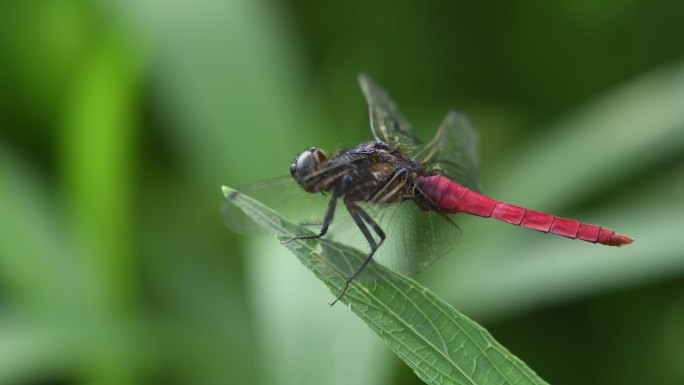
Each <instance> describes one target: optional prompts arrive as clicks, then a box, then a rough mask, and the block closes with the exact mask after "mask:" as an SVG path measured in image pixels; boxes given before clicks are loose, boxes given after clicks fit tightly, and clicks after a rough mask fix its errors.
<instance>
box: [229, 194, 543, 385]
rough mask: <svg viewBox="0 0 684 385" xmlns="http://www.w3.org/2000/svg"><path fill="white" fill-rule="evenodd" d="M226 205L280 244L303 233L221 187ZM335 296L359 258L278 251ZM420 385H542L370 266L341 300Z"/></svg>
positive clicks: (407, 283)
mask: <svg viewBox="0 0 684 385" xmlns="http://www.w3.org/2000/svg"><path fill="white" fill-rule="evenodd" d="M222 189H223V194H224V195H225V197H226V199H227V200H228V201H229V202H230V203H232V204H233V205H235V206H237V207H238V208H239V209H241V210H242V211H243V212H244V213H245V214H246V215H248V216H249V217H250V218H251V219H252V220H254V221H255V222H256V223H257V224H258V225H260V226H261V227H263V228H264V229H265V230H267V231H268V232H270V233H272V234H275V235H277V236H278V237H279V238H280V239H287V238H288V237H291V236H292V235H295V234H302V233H305V232H308V231H309V230H306V229H304V228H302V227H300V226H297V225H295V224H292V223H290V222H287V221H286V220H284V219H283V218H281V217H280V216H279V215H278V214H277V213H276V212H274V211H273V210H271V209H269V208H267V207H265V206H263V205H262V204H261V203H259V202H258V201H256V200H254V199H252V198H250V197H248V196H246V195H244V194H242V193H240V192H238V191H236V190H233V189H231V188H229V187H225V186H224V187H223V188H222ZM285 246H286V247H287V248H288V249H290V250H291V251H292V252H293V253H294V254H295V255H296V256H297V258H298V259H299V261H300V262H301V263H302V264H304V266H306V267H307V268H308V269H309V270H311V271H312V272H313V273H314V274H315V275H316V277H318V278H319V279H320V280H321V281H323V283H325V285H326V286H327V287H328V288H329V289H330V290H331V292H332V293H333V294H337V293H339V291H340V289H341V287H342V286H343V284H344V281H345V280H346V278H347V277H348V276H349V274H350V272H351V271H353V269H354V268H356V266H358V265H359V264H360V262H361V260H362V259H363V258H364V256H365V254H364V253H363V252H361V251H359V250H356V249H353V248H351V247H348V246H345V245H342V244H339V243H336V242H333V241H330V240H327V239H309V240H294V241H292V242H289V243H287V244H286V245H285ZM341 301H342V302H344V303H346V304H347V305H348V306H349V308H350V309H351V310H352V311H353V312H354V313H355V314H356V315H357V316H359V317H360V318H361V319H362V320H363V321H364V322H365V323H366V324H367V325H368V326H369V327H370V328H371V329H372V330H373V331H374V332H375V333H377V334H378V335H379V336H380V338H381V339H382V340H383V341H385V342H386V343H387V345H388V346H389V347H390V348H391V349H392V351H394V353H395V354H397V355H398V356H399V357H400V358H401V359H402V360H404V362H406V363H407V364H408V365H409V366H410V367H411V368H413V370H414V371H415V372H416V374H417V375H418V376H419V377H420V378H421V379H422V380H423V381H425V382H426V383H428V384H545V383H546V382H544V381H543V380H542V379H541V378H539V377H538V376H537V375H536V374H535V373H534V372H533V371H532V370H531V369H530V368H528V367H527V366H526V365H525V364H524V363H523V362H522V361H520V360H519V359H518V358H516V357H515V356H514V355H513V354H511V353H510V352H509V351H508V350H506V349H505V348H504V347H503V346H501V345H500V344H499V343H498V342H496V341H495V340H494V338H493V337H492V336H491V335H490V334H489V333H488V332H487V331H486V330H485V329H484V328H482V327H481V326H480V325H478V324H477V323H475V322H474V321H472V320H470V319H469V318H467V317H466V316H464V315H462V314H460V313H459V312H457V311H456V310H455V309H454V308H452V307H451V306H450V305H449V304H447V303H446V302H444V301H442V300H441V299H439V298H438V297H437V296H436V295H435V294H433V293H432V292H430V291H429V290H427V289H426V288H424V287H422V286H420V285H419V284H418V283H417V282H415V281H413V280H411V279H409V278H406V277H404V276H401V275H399V274H396V273H394V272H392V271H390V270H388V269H386V268H384V267H382V266H381V265H378V264H376V263H374V262H372V263H371V264H370V265H369V266H368V267H367V268H366V269H365V270H364V272H363V273H362V274H361V275H360V276H359V278H358V279H357V280H355V281H354V282H352V284H351V286H350V287H349V290H348V291H347V293H346V294H345V296H344V297H342V299H341Z"/></svg>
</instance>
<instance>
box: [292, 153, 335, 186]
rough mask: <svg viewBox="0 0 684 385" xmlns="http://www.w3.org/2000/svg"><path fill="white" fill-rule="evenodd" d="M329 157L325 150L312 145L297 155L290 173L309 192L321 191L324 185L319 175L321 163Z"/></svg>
mask: <svg viewBox="0 0 684 385" xmlns="http://www.w3.org/2000/svg"><path fill="white" fill-rule="evenodd" d="M326 159H327V156H326V155H325V152H323V150H321V149H319V148H316V147H311V148H308V149H306V150H305V151H304V152H302V153H301V154H299V155H298V156H295V158H294V160H293V161H292V163H291V164H290V173H291V174H292V177H293V178H294V179H295V180H296V181H297V183H299V185H300V186H302V188H303V189H304V190H306V191H308V192H319V191H320V190H321V188H322V187H323V186H321V185H320V184H319V183H318V180H319V179H320V176H322V175H317V174H316V171H317V170H318V168H319V166H320V164H321V163H322V162H323V161H325V160H326Z"/></svg>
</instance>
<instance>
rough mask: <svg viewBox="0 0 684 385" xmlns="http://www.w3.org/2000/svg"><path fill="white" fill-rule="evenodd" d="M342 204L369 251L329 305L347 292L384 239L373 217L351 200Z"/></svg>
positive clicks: (383, 233)
mask: <svg viewBox="0 0 684 385" xmlns="http://www.w3.org/2000/svg"><path fill="white" fill-rule="evenodd" d="M344 205H345V206H346V207H347V211H349V214H350V215H351V217H352V219H354V222H355V223H356V226H358V228H359V230H361V233H363V236H364V237H366V240H367V241H368V245H369V246H370V249H371V251H370V253H368V255H367V256H366V258H364V260H363V262H361V265H359V267H357V268H356V270H355V271H354V272H353V273H352V274H351V275H350V276H349V277H348V278H347V280H346V281H345V282H344V287H343V288H342V291H341V292H340V294H338V295H337V297H336V298H335V300H334V301H332V303H331V304H330V306H332V305H334V304H335V303H337V301H338V300H339V299H340V298H342V296H343V295H344V293H346V292H347V289H348V288H349V284H350V283H351V282H352V281H353V280H354V279H355V278H356V277H358V276H359V274H361V272H362V271H363V269H365V268H366V266H368V264H369V263H370V261H371V259H373V254H375V252H376V251H377V250H378V248H379V247H380V245H381V244H382V242H384V241H385V232H384V231H382V229H381V228H380V226H379V225H378V224H377V223H375V221H374V220H373V218H371V217H370V215H368V213H366V212H365V211H364V210H363V209H362V208H361V207H359V206H358V205H357V204H356V203H354V202H352V201H351V200H348V199H345V200H344ZM364 221H366V223H368V224H369V225H370V226H371V227H372V228H373V230H374V231H375V233H376V234H378V236H379V237H380V242H375V238H373V236H372V235H371V233H370V231H369V230H368V227H367V226H366V223H364Z"/></svg>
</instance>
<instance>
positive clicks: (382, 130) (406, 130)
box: [359, 74, 421, 147]
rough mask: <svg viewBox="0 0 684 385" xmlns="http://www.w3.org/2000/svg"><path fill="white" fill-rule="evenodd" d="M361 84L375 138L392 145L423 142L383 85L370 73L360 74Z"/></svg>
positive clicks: (408, 144) (413, 144) (409, 144)
mask: <svg viewBox="0 0 684 385" xmlns="http://www.w3.org/2000/svg"><path fill="white" fill-rule="evenodd" d="M359 85H360V86H361V90H362V91H363V95H364V96H365V97H366V103H368V111H369V114H370V124H371V130H372V131H373V136H374V137H375V140H378V141H382V142H385V143H387V144H390V145H392V146H401V145H403V146H409V147H415V146H418V145H420V144H421V142H420V140H418V139H417V138H416V137H415V136H414V135H413V133H412V132H411V124H410V123H409V122H408V120H406V118H404V116H403V115H402V114H401V112H399V109H398V108H397V106H396V104H395V103H394V101H392V99H391V98H390V97H389V95H388V94H387V92H385V90H384V89H382V87H380V86H379V85H377V84H376V83H375V82H374V81H373V80H372V79H371V78H370V77H369V76H368V75H366V74H360V75H359Z"/></svg>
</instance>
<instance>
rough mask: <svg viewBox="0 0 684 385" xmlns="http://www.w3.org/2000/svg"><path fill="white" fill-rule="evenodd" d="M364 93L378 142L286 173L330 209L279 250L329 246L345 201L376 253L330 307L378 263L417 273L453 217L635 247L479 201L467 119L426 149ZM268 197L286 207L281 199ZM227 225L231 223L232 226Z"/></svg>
mask: <svg viewBox="0 0 684 385" xmlns="http://www.w3.org/2000/svg"><path fill="white" fill-rule="evenodd" d="M359 84H360V86H361V89H362V91H363V94H364V96H365V98H366V102H367V103H368V108H369V112H370V124H371V131H372V132H373V136H374V138H375V140H374V141H370V142H365V143H361V144H359V145H357V146H355V147H352V148H350V149H347V150H343V151H339V152H336V153H334V154H330V155H328V154H326V153H325V152H324V151H323V150H321V149H319V148H316V147H311V148H308V149H307V150H305V151H304V152H302V153H301V154H300V155H298V156H296V157H295V158H294V160H293V162H292V163H291V165H290V173H291V174H292V177H293V178H294V180H295V181H296V182H297V184H298V185H299V187H301V189H303V190H304V191H306V192H310V193H323V195H325V194H328V201H327V208H326V209H325V210H324V212H325V215H324V217H323V220H322V221H319V222H318V224H319V225H320V229H319V231H318V232H317V233H315V234H303V235H298V236H295V237H293V238H289V239H287V240H285V241H283V243H287V242H290V241H292V240H295V239H314V238H321V237H323V236H325V235H326V234H327V233H329V229H330V228H331V224H332V223H333V218H335V213H336V211H337V210H336V208H337V206H338V201H340V200H341V201H342V203H343V205H344V208H346V211H347V212H348V214H349V216H350V217H351V219H352V220H353V222H354V223H355V224H356V227H357V228H358V232H360V233H361V234H362V235H363V238H364V239H365V240H366V242H367V243H368V245H369V246H370V252H369V253H368V254H367V255H366V258H365V259H364V260H363V262H362V263H361V264H360V265H359V266H358V267H356V268H355V269H354V270H353V272H352V273H351V274H350V275H349V277H348V278H347V280H346V282H345V284H344V287H343V288H342V290H341V291H340V293H339V295H338V296H337V297H336V298H335V300H334V301H333V303H332V304H334V303H335V302H337V300H339V299H340V298H341V297H342V296H343V295H344V293H345V292H346V290H347V288H348V287H349V284H350V283H351V282H352V281H353V280H354V279H355V278H356V277H357V276H358V275H359V274H360V273H361V272H362V271H363V269H364V268H365V267H366V266H367V265H368V263H369V262H370V261H371V260H372V259H373V258H374V257H375V258H378V257H380V258H379V259H380V260H381V263H383V264H386V265H389V266H390V267H393V268H397V269H399V270H400V271H403V272H408V273H412V272H415V271H418V270H421V269H423V268H425V267H426V266H427V265H429V264H430V263H431V262H433V261H434V260H435V259H437V258H439V257H440V256H441V255H443V254H445V253H446V252H448V251H449V250H451V249H452V248H453V247H454V245H455V244H456V243H457V241H458V239H459V237H460V229H459V228H458V226H456V224H455V223H454V222H453V221H452V220H451V218H450V217H448V216H447V214H455V213H466V214H472V215H477V216H481V217H488V218H494V219H498V220H500V221H504V222H508V223H511V224H514V225H517V226H523V227H527V228H530V229H534V230H538V231H541V232H546V233H551V234H558V235H562V236H564V237H567V238H571V239H580V240H583V241H587V242H592V243H600V244H604V245H610V246H620V245H624V244H629V243H632V238H630V237H628V236H626V235H622V234H620V233H618V232H616V231H614V230H611V229H608V228H605V227H601V226H597V225H592V224H587V223H582V222H580V221H576V220H573V219H566V218H561V217H557V216H554V215H551V214H546V213H542V212H539V211H534V210H530V209H527V208H524V207H520V206H515V205H512V204H509V203H504V202H501V201H498V200H496V199H493V198H490V197H488V196H486V195H483V194H481V193H480V192H479V183H478V174H479V157H478V136H477V134H476V132H475V130H474V129H473V127H472V126H471V124H470V123H469V121H468V119H466V118H465V117H464V116H463V115H462V114H460V113H459V112H456V111H451V112H449V113H448V114H447V116H446V118H445V119H444V120H443V122H442V124H441V126H440V127H439V129H438V130H437V134H436V135H435V138H434V139H433V140H432V141H431V142H430V143H428V144H427V145H425V146H422V145H421V142H420V141H419V140H418V139H416V137H415V136H414V135H413V133H412V132H411V129H410V125H409V123H408V121H407V120H406V119H405V118H404V117H403V116H402V114H401V113H400V112H399V110H398V109H397V107H396V105H395V103H394V102H393V101H392V99H391V98H390V97H389V96H388V94H387V93H386V92H385V91H384V90H383V89H382V88H381V87H380V86H378V85H377V84H376V83H375V82H373V81H372V80H371V79H370V78H369V77H368V76H366V75H363V74H362V75H360V76H359ZM421 147H422V148H421ZM293 185H294V184H292V183H291V182H290V186H293ZM294 186H296V185H294ZM271 187H272V184H265V185H263V184H262V185H258V187H256V188H255V187H251V188H247V189H246V190H243V191H244V192H246V193H247V194H248V195H254V193H255V192H256V195H257V197H258V195H259V193H258V191H259V190H261V191H264V190H268V189H271ZM301 189H300V191H301ZM272 195H275V196H277V197H278V199H280V201H281V202H280V203H282V201H283V198H282V197H281V196H280V194H278V193H274V194H272ZM288 200H289V199H288ZM305 206H306V205H300V204H299V203H296V207H297V209H296V210H299V211H301V209H302V207H305ZM276 208H277V206H276ZM378 209H382V210H378ZM340 215H341V214H340ZM229 216H230V214H229ZM228 223H229V225H231V224H234V223H235V221H234V220H231V219H229V220H228ZM231 226H232V227H239V226H234V225H231ZM358 232H357V233H358ZM387 234H391V235H390V236H389V237H388V236H387ZM392 237H394V238H392ZM381 246H382V247H381ZM381 251H385V252H384V253H381ZM379 254H384V257H381V256H380V255H379ZM332 304H331V305H332Z"/></svg>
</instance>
